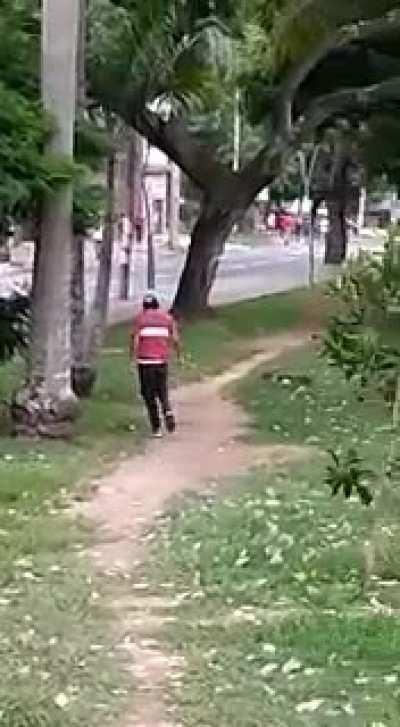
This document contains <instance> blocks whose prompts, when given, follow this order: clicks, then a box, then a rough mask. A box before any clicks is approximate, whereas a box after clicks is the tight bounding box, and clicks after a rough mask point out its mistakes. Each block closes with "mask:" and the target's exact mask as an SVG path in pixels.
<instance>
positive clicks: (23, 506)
mask: <svg viewBox="0 0 400 727" xmlns="http://www.w3.org/2000/svg"><path fill="white" fill-rule="evenodd" d="M309 304H310V296H309V294H307V293H302V292H300V293H295V294H289V295H288V296H273V297H271V298H268V299H263V300H259V301H254V302H250V303H245V304H240V305H237V306H229V307H226V308H222V309H220V310H218V312H217V313H216V314H215V315H214V316H213V317H212V318H209V319H207V320H203V321H201V322H199V323H196V324H194V325H193V326H192V327H187V328H186V329H185V332H184V336H185V345H186V348H187V350H188V352H189V354H190V357H189V358H190V363H189V365H188V366H187V367H186V369H185V370H184V372H183V373H184V377H185V378H192V377H193V376H198V375H201V374H203V373H210V372H213V371H217V370H220V369H221V368H223V367H224V366H225V365H226V364H229V363H230V362H231V360H232V359H235V358H240V357H242V356H243V355H246V354H245V352H246V351H247V352H248V351H249V346H252V345H253V339H255V338H256V336H258V335H265V334H266V333H269V332H276V331H278V330H282V329H285V328H289V327H295V326H296V325H301V324H302V322H303V316H304V315H305V311H306V308H307V306H308V305H309ZM128 335H129V327H128V326H118V327H116V328H114V329H112V330H111V331H110V332H109V334H108V337H107V341H106V345H105V351H104V354H103V356H102V359H101V364H100V372H99V374H100V375H99V383H98V386H97V388H96V392H95V396H94V397H93V399H92V400H91V401H90V402H87V403H85V404H84V405H83V407H82V415H81V417H80V419H79V421H78V423H77V429H76V436H75V437H74V439H73V440H72V441H71V442H26V441H19V440H15V439H12V438H11V437H10V436H9V434H8V433H9V422H8V421H7V419H6V417H5V416H3V418H2V419H0V437H1V438H0V560H1V572H0V727H47V726H48V727H61V725H62V727H75V726H77V725H84V727H91V726H92V725H93V727H95V725H96V726H97V725H100V724H101V725H102V726H103V725H104V726H105V725H108V724H113V723H114V717H115V716H116V714H117V712H118V709H119V708H120V707H121V703H122V702H123V700H124V689H125V680H124V678H123V676H121V668H120V666H121V665H120V659H119V657H118V653H116V652H115V650H114V648H113V646H112V643H111V641H112V639H111V636H110V634H111V627H110V618H109V614H107V613H103V612H102V610H101V608H99V607H98V604H99V603H100V604H102V603H103V589H104V588H105V587H106V586H107V585H108V584H106V583H104V582H102V583H96V582H95V581H94V580H93V578H92V576H91V575H90V570H89V566H88V564H87V562H86V557H85V556H84V553H83V551H84V548H85V546H86V543H87V540H88V533H87V532H86V531H85V528H84V527H83V526H82V525H81V524H79V523H78V524H77V523H76V524H72V523H71V522H70V520H69V519H67V518H66V517H65V515H64V509H65V506H66V503H67V502H68V501H69V498H70V495H71V492H75V493H76V492H79V491H80V490H81V489H82V487H84V486H85V484H86V483H87V482H88V481H89V480H90V479H91V478H92V477H94V476H97V475H98V474H100V473H101V472H102V471H104V468H105V467H106V466H107V465H108V464H109V463H111V462H113V461H114V460H115V459H116V458H118V457H119V456H124V454H127V453H132V452H134V451H135V449H137V447H138V446H139V445H140V442H141V440H142V437H143V434H144V432H145V425H144V421H143V415H142V408H141V405H140V404H139V403H138V399H137V392H136V390H135V385H134V380H133V377H132V374H131V373H130V371H129V366H128V360H127V350H128ZM21 374H22V372H21V368H20V367H19V366H17V365H14V364H13V365H12V366H7V367H3V368H2V371H1V380H0V399H6V398H7V397H8V396H9V393H10V391H11V390H12V389H13V388H15V387H17V386H18V384H19V381H20V379H21ZM132 427H133V431H132ZM97 593H99V594H100V598H97V595H96V594H97ZM121 690H122V691H121ZM60 705H61V706H60Z"/></svg>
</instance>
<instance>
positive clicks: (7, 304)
mask: <svg viewBox="0 0 400 727" xmlns="http://www.w3.org/2000/svg"><path fill="white" fill-rule="evenodd" d="M29 325H30V300H29V298H28V297H27V296H24V295H20V294H19V293H14V295H13V296H11V297H10V298H0V363H5V362H6V361H9V360H10V359H11V358H12V357H13V356H14V355H15V354H16V353H18V352H19V353H21V352H23V351H24V349H25V348H26V346H27V343H28V336H29Z"/></svg>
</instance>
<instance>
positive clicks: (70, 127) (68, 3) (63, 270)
mask: <svg viewBox="0 0 400 727" xmlns="http://www.w3.org/2000/svg"><path fill="white" fill-rule="evenodd" d="M78 16H79V0H44V2H43V16H42V24H43V27H42V49H43V64H42V93H43V104H44V107H45V109H46V110H47V111H48V112H49V113H50V114H51V115H52V117H53V119H54V120H55V123H56V131H55V133H54V134H53V136H52V138H51V141H50V143H49V152H51V153H53V154H56V155H62V156H63V157H64V158H69V159H71V160H72V158H73V143H74V141H73V140H74V121H75V105H76V54H77V37H78ZM71 252H72V184H68V185H65V186H63V187H62V188H60V189H58V190H56V191H54V192H53V194H52V195H51V196H49V197H48V198H47V199H46V200H45V201H44V204H43V209H42V216H41V241H40V246H39V247H38V251H37V260H36V266H35V268H36V269H35V273H36V280H35V283H34V300H33V311H32V317H33V322H32V342H31V351H30V358H31V361H30V367H29V371H28V378H27V382H26V386H25V387H24V388H23V390H22V391H20V392H18V393H17V394H16V396H15V401H14V406H13V412H14V415H15V429H16V432H17V433H19V434H23V435H29V436H37V435H42V436H49V437H58V436H68V435H70V434H71V432H72V420H73V418H74V416H75V415H76V400H75V397H74V395H73V392H72V388H71V330H70V320H71V315H70V295H71V261H72V255H71Z"/></svg>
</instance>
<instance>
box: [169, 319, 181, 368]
mask: <svg viewBox="0 0 400 727" xmlns="http://www.w3.org/2000/svg"><path fill="white" fill-rule="evenodd" d="M171 338H172V345H173V347H174V349H175V351H176V355H177V357H178V359H179V358H181V356H182V344H181V338H180V335H179V329H178V324H177V322H176V321H175V320H174V319H172V332H171Z"/></svg>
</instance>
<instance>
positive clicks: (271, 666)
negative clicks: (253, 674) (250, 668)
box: [261, 663, 279, 677]
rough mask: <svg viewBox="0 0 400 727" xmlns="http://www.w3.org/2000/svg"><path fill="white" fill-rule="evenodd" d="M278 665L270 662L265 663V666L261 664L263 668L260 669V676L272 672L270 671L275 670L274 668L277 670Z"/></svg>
mask: <svg viewBox="0 0 400 727" xmlns="http://www.w3.org/2000/svg"><path fill="white" fill-rule="evenodd" d="M278 666H279V664H275V663H272V664H266V665H265V666H263V668H262V669H261V674H262V676H263V677H266V676H268V675H269V674H272V673H273V672H274V671H276V670H277V668H278Z"/></svg>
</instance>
